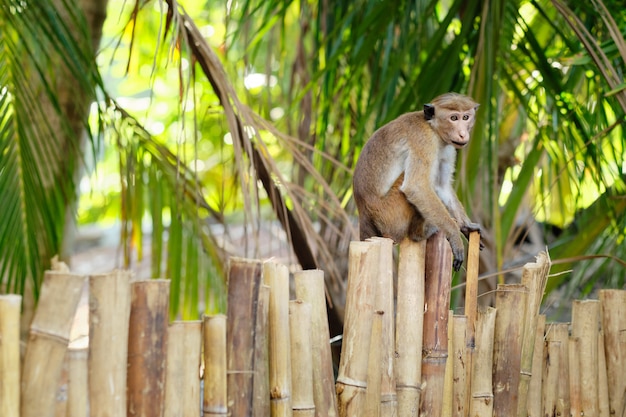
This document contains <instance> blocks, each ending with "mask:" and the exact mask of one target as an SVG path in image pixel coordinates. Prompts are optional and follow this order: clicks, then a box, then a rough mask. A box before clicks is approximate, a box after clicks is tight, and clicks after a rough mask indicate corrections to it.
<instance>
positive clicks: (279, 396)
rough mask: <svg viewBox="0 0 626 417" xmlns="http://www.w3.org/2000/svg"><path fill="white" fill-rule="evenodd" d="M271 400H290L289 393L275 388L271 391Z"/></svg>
mask: <svg viewBox="0 0 626 417" xmlns="http://www.w3.org/2000/svg"><path fill="white" fill-rule="evenodd" d="M270 398H271V399H272V400H287V399H289V392H287V391H285V390H283V389H281V388H280V387H273V388H272V389H271V390H270Z"/></svg>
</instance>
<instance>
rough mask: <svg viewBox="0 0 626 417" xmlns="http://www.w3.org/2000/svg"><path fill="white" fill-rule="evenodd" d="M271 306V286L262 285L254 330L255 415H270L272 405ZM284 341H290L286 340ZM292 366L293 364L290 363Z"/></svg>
mask: <svg viewBox="0 0 626 417" xmlns="http://www.w3.org/2000/svg"><path fill="white" fill-rule="evenodd" d="M269 307H270V287H269V286H268V285H265V284H263V285H261V288H259V301H258V302H257V313H256V316H257V320H256V329H255V330H254V334H255V336H256V337H255V338H254V368H253V369H254V390H253V394H252V395H253V397H254V403H253V406H254V407H253V410H252V413H253V414H252V415H254V416H269V415H270V414H271V405H270V367H269V358H270V353H269V350H270V346H269V342H270V340H269ZM283 343H289V341H288V340H285V341H284V342H283ZM289 366H291V364H289Z"/></svg>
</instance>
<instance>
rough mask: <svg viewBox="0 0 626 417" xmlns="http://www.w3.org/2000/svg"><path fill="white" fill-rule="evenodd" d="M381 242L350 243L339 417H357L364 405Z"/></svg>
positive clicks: (339, 382) (340, 374)
mask: <svg viewBox="0 0 626 417" xmlns="http://www.w3.org/2000/svg"><path fill="white" fill-rule="evenodd" d="M379 260H380V243H379V242H356V241H353V242H350V253H349V265H348V290H347V293H346V309H345V311H346V313H345V317H344V333H343V343H342V345H341V361H340V363H339V375H338V377H337V398H338V404H339V415H340V416H342V417H344V416H358V415H360V414H361V413H362V412H363V407H364V405H365V389H366V380H367V363H368V359H369V346H370V340H371V335H372V321H373V311H374V308H373V306H374V302H375V290H376V279H377V275H378V271H379V265H378V263H379Z"/></svg>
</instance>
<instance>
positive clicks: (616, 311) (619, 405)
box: [599, 290, 626, 417]
mask: <svg viewBox="0 0 626 417" xmlns="http://www.w3.org/2000/svg"><path fill="white" fill-rule="evenodd" d="M599 296H600V303H601V306H602V309H601V311H602V329H603V330H604V352H605V355H606V361H607V364H608V366H607V384H608V387H609V411H610V413H611V415H617V416H620V413H621V416H620V417H622V416H624V415H626V378H625V377H624V375H626V332H625V331H624V329H626V291H624V290H600V292H599Z"/></svg>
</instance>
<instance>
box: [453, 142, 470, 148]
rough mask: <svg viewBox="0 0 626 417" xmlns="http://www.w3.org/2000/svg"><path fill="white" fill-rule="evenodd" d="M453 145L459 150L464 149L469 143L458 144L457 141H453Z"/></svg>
mask: <svg viewBox="0 0 626 417" xmlns="http://www.w3.org/2000/svg"><path fill="white" fill-rule="evenodd" d="M452 144H453V145H454V146H456V147H457V148H462V147H464V146H465V145H467V142H457V141H455V140H453V141H452Z"/></svg>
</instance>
